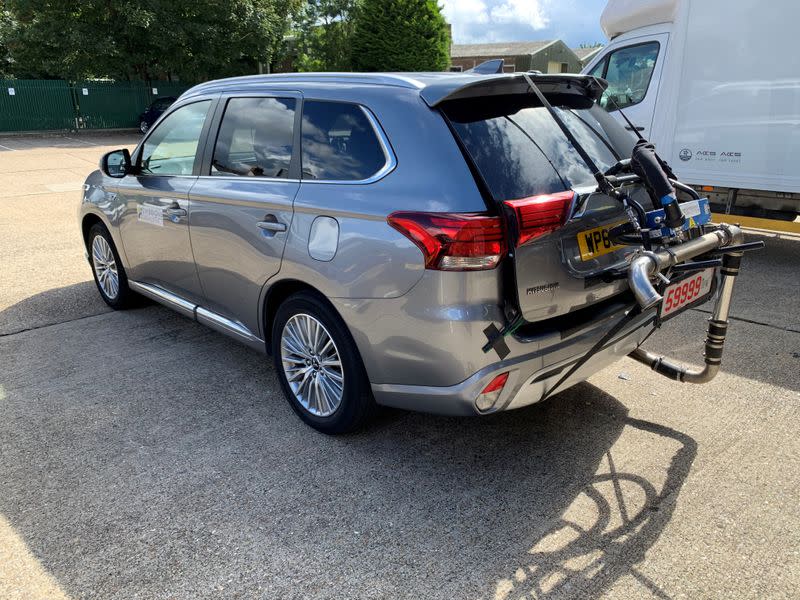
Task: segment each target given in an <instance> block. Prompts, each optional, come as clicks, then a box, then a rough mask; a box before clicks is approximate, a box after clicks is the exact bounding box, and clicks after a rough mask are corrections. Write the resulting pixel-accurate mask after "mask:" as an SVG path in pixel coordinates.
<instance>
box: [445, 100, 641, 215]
mask: <svg viewBox="0 0 800 600" xmlns="http://www.w3.org/2000/svg"><path fill="white" fill-rule="evenodd" d="M548 100H549V101H550V103H551V104H552V105H553V106H554V107H555V108H556V110H557V111H558V113H559V115H560V116H561V118H562V119H563V120H564V121H565V123H566V124H567V126H568V127H569V128H570V131H572V133H573V135H575V137H576V138H577V140H578V141H579V143H580V144H581V145H582V146H583V147H584V148H585V149H586V151H587V152H588V153H589V155H590V156H591V157H592V158H593V160H594V161H595V162H596V163H597V166H598V167H599V168H601V169H607V168H608V167H610V166H611V165H613V164H614V163H615V162H616V161H617V160H619V159H620V158H628V157H630V155H631V151H632V149H633V144H634V140H633V138H632V137H631V136H630V135H629V134H628V133H627V132H626V131H625V130H624V129H623V128H622V127H620V125H619V124H618V123H617V122H616V121H615V120H614V118H613V117H611V116H610V115H608V113H606V112H605V111H604V110H603V109H602V108H600V107H599V106H597V105H596V104H595V103H594V102H592V101H591V100H590V99H588V98H585V97H582V96H577V95H576V94H551V95H548ZM442 110H443V113H444V114H445V116H446V117H447V119H448V120H449V121H450V123H451V124H452V126H453V129H454V130H455V132H456V135H457V136H458V137H459V138H460V140H461V142H462V143H463V145H464V147H465V149H466V151H467V152H468V153H469V155H470V157H471V158H472V160H473V161H474V163H475V165H476V167H477V168H478V170H479V171H480V174H481V176H482V177H483V179H484V181H485V182H486V184H487V186H488V187H489V191H490V192H491V194H492V195H493V196H494V197H495V199H498V200H512V199H515V198H525V197H527V196H535V195H537V194H548V193H552V192H557V191H562V190H565V189H569V188H572V187H576V186H581V185H592V184H594V183H595V179H594V176H593V175H592V173H591V171H590V170H589V168H588V167H587V166H586V164H585V163H584V162H583V160H582V159H581V157H580V155H579V154H578V152H577V150H575V148H574V147H573V146H572V144H571V143H570V142H569V140H568V139H567V137H566V136H565V135H564V133H563V132H562V131H561V129H560V128H559V126H558V124H556V122H555V121H554V120H553V118H552V116H551V115H550V114H549V113H548V111H547V109H546V108H545V107H543V106H542V105H541V104H540V103H539V102H538V100H537V99H536V97H535V96H532V95H530V96H529V95H522V94H514V95H507V96H491V97H481V98H468V99H462V100H454V101H451V102H448V103H446V104H445V105H444V106H443V109H442Z"/></svg>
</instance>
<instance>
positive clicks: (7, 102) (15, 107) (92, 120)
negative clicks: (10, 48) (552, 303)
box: [0, 79, 190, 131]
mask: <svg viewBox="0 0 800 600" xmlns="http://www.w3.org/2000/svg"><path fill="white" fill-rule="evenodd" d="M0 83H2V87H0V131H37V130H39V131H41V130H48V129H112V128H125V127H137V126H138V125H139V121H138V117H139V115H140V114H141V113H142V112H143V111H144V110H145V108H147V106H148V105H149V104H150V103H151V102H152V101H153V100H155V99H156V98H162V97H164V96H175V97H177V96H180V95H181V94H182V93H183V92H184V91H186V90H187V89H188V88H189V87H190V86H189V85H187V84H184V83H177V82H174V81H152V82H149V83H147V82H143V81H104V80H94V81H77V82H74V83H68V82H66V81H60V80H47V81H40V80H26V79H8V80H0Z"/></svg>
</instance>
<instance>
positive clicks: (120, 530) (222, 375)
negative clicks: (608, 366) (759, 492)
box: [0, 306, 696, 598]
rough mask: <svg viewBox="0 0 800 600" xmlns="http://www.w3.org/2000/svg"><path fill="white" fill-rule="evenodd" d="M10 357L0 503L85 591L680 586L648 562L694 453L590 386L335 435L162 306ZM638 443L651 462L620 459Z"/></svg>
mask: <svg viewBox="0 0 800 600" xmlns="http://www.w3.org/2000/svg"><path fill="white" fill-rule="evenodd" d="M0 353H2V354H3V355H4V356H6V357H9V358H11V359H12V360H10V361H8V362H7V363H6V368H5V370H4V372H3V380H2V381H0V385H2V386H3V388H2V391H3V396H4V398H3V406H4V419H3V420H2V422H0V439H2V441H3V446H2V447H3V452H2V453H0V482H2V486H3V494H2V495H0V513H2V514H3V515H4V516H5V518H6V519H7V520H8V522H9V523H10V524H11V526H12V527H13V528H14V530H15V531H16V533H17V534H18V535H19V536H20V537H21V538H22V539H23V540H24V541H25V543H26V544H27V546H28V547H29V548H30V550H31V552H32V553H33V555H34V556H35V557H36V558H37V559H38V561H39V562H40V563H41V564H42V565H43V567H44V568H45V569H46V571H47V572H49V573H50V574H52V575H53V576H54V577H55V578H56V580H57V581H58V582H59V584H60V585H61V586H62V588H63V589H64V590H65V591H66V592H67V593H69V594H72V595H75V596H96V597H129V596H131V595H133V594H134V593H138V594H139V595H141V596H143V597H148V596H163V595H165V594H167V595H171V596H182V597H198V596H215V595H216V596H219V595H235V594H241V595H244V596H265V597H292V596H307V597H331V598H333V597H387V596H392V597H411V596H415V597H464V596H469V597H494V598H503V597H517V596H519V595H520V594H521V593H531V592H533V593H536V594H537V597H551V598H555V597H568V596H574V595H576V594H580V595H592V596H594V595H597V594H599V593H601V592H602V591H603V590H605V589H607V588H608V587H609V586H610V585H611V584H613V583H614V582H615V581H616V580H617V579H619V578H620V577H622V576H624V575H632V576H634V577H637V579H639V580H640V581H641V582H642V584H643V585H645V586H646V587H648V588H649V589H650V590H651V592H653V593H654V594H655V595H656V596H663V592H662V591H661V590H659V588H658V586H657V585H656V584H655V583H653V582H651V581H649V580H648V579H647V578H646V577H644V575H641V574H640V573H638V571H637V570H636V563H637V562H639V561H641V560H642V558H643V557H644V554H645V552H646V551H647V549H648V548H650V547H651V546H652V545H653V544H654V543H655V541H656V540H657V539H658V537H659V535H660V534H661V532H662V531H663V529H664V527H665V526H666V525H667V523H668V522H669V520H670V518H671V516H672V512H673V510H674V507H675V503H676V501H677V498H678V494H679V492H680V489H681V486H682V485H683V483H684V481H685V479H686V476H687V474H688V473H689V470H690V468H691V465H692V462H693V460H694V457H695V453H696V445H695V443H694V441H693V440H692V439H691V438H690V437H688V436H686V435H685V434H682V433H680V432H677V431H674V430H671V429H669V428H667V427H664V426H662V425H659V424H656V423H649V422H645V421H640V420H637V419H632V418H630V417H629V416H628V415H627V410H626V408H625V407H624V406H623V405H622V404H621V403H620V402H618V401H617V400H616V399H615V398H613V397H611V396H610V395H608V394H607V393H605V392H604V391H603V390H601V389H599V388H597V387H595V386H592V385H590V384H581V385H578V386H576V387H574V388H571V389H570V390H567V391H565V392H563V393H561V394H558V395H557V396H556V397H554V398H552V399H550V400H548V401H547V402H544V403H542V404H541V405H536V406H533V407H530V408H528V409H523V410H519V411H515V412H510V413H504V414H499V415H494V416H490V417H486V418H481V419H452V418H441V417H434V416H429V415H424V414H413V413H405V412H401V411H389V410H387V411H384V412H383V413H382V415H381V416H380V417H379V418H378V420H377V421H376V422H375V423H374V424H373V425H372V426H371V427H370V428H368V429H367V430H366V431H364V432H362V433H359V434H356V435H351V436H346V437H340V438H330V437H326V436H323V435H320V434H318V433H316V432H314V431H312V430H310V429H309V428H307V427H305V426H304V425H303V424H302V423H301V422H300V421H299V420H297V419H296V417H295V416H294V415H293V413H292V412H291V409H290V408H289V407H288V405H287V404H286V402H285V400H284V399H283V398H282V397H281V396H280V391H279V387H278V385H277V381H276V380H275V377H274V373H273V371H272V368H271V367H269V366H267V365H266V364H265V360H264V357H263V356H261V355H259V354H258V353H255V352H253V351H251V350H248V349H246V348H244V347H241V346H239V345H237V344H235V343H233V342H231V341H229V340H227V339H225V338H223V337H221V336H219V335H217V334H215V333H214V332H211V331H209V330H207V329H205V328H203V327H201V326H199V325H197V324H195V323H192V322H190V321H188V320H186V319H183V318H182V317H179V316H177V315H174V314H173V313H171V312H170V311H168V310H166V309H162V308H160V307H157V306H150V307H147V308H144V309H140V310H134V311H128V312H126V313H111V314H102V315H99V316H96V317H92V318H91V319H84V320H82V321H81V322H80V324H76V323H66V324H64V325H57V326H54V327H49V328H46V329H42V330H38V331H29V332H25V333H22V334H19V335H17V336H8V337H5V338H2V339H0ZM34 364H35V367H33V366H32V365H34ZM622 435H639V436H642V443H643V444H645V445H646V447H647V448H648V450H647V451H646V452H643V455H644V456H645V457H646V458H645V459H643V462H640V463H637V462H634V463H630V462H628V463H626V464H616V462H615V456H614V455H615V453H614V449H613V447H614V445H615V443H616V442H617V440H618V439H619V438H620V436H622ZM432 590H433V592H432Z"/></svg>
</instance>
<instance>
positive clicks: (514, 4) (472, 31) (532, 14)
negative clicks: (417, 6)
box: [441, 0, 607, 47]
mask: <svg viewBox="0 0 800 600" xmlns="http://www.w3.org/2000/svg"><path fill="white" fill-rule="evenodd" d="M441 1H442V4H443V5H444V13H445V16H446V17H447V20H448V21H449V22H450V23H451V24H452V25H453V41H454V42H455V43H456V44H471V43H472V44H474V43H479V42H509V41H523V40H551V39H556V38H559V39H562V40H564V42H566V44H567V45H568V46H571V47H575V46H578V45H580V44H582V43H589V44H591V43H594V42H603V43H605V42H606V41H607V40H606V38H605V36H604V35H603V32H602V30H601V29H600V13H601V12H603V8H605V5H606V0H441Z"/></svg>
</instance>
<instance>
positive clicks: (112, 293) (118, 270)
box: [88, 223, 136, 309]
mask: <svg viewBox="0 0 800 600" xmlns="http://www.w3.org/2000/svg"><path fill="white" fill-rule="evenodd" d="M88 246H89V248H88V249H89V257H90V259H91V261H92V272H93V274H94V282H95V284H97V290H98V291H99V292H100V296H101V297H102V298H103V300H104V301H105V303H106V304H108V305H109V306H110V307H111V308H114V309H122V308H129V307H130V306H133V305H134V304H135V299H136V295H135V294H134V292H132V291H131V289H130V288H129V287H128V277H127V275H126V274H125V268H124V267H123V266H122V261H120V259H119V254H117V249H116V248H115V247H114V240H112V239H111V234H110V233H109V232H108V229H106V228H105V227H104V226H103V225H101V224H100V223H96V224H95V225H92V228H91V229H89V240H88Z"/></svg>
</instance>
